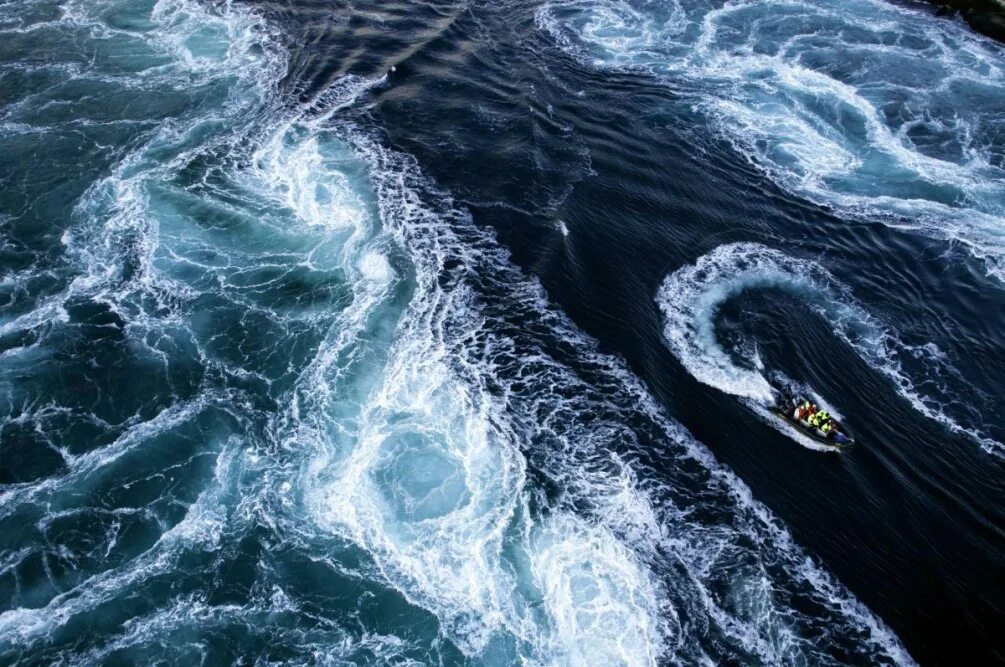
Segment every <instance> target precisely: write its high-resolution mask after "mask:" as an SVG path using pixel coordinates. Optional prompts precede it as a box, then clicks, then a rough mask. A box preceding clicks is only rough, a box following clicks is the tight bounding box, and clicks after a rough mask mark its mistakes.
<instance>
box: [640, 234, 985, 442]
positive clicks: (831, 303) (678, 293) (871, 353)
mask: <svg viewBox="0 0 1005 667" xmlns="http://www.w3.org/2000/svg"><path fill="white" fill-rule="evenodd" d="M758 289H777V290H783V291H785V292H788V293H790V294H794V295H796V296H799V297H805V303H806V306H807V308H808V309H810V310H812V311H814V312H816V313H817V314H818V315H819V316H820V317H822V318H824V319H825V320H827V321H828V322H829V323H830V324H831V326H832V327H833V331H834V333H835V334H836V335H837V336H838V337H839V338H840V339H842V340H843V341H844V342H845V343H847V344H848V345H850V346H851V347H852V348H853V349H854V350H855V351H856V352H857V353H858V354H859V355H860V356H861V357H862V358H863V359H864V360H866V362H868V363H869V365H870V366H872V367H873V368H874V369H876V370H878V371H879V372H881V373H883V374H884V375H886V376H887V377H888V378H889V379H890V380H892V381H893V383H894V385H895V386H896V387H897V389H898V391H899V393H900V394H901V396H903V397H904V398H906V399H907V400H908V401H909V402H910V403H911V405H913V406H914V407H915V408H916V409H917V410H918V411H919V412H921V413H922V414H924V415H925V416H927V417H929V418H931V419H934V420H936V421H938V422H940V423H941V424H943V425H944V426H946V427H948V428H949V429H950V430H952V431H955V432H957V433H961V434H965V435H967V436H969V437H971V438H973V439H974V440H975V441H977V442H978V443H979V444H980V445H981V446H982V447H984V448H985V449H986V450H988V451H1001V450H1002V448H1003V446H1002V445H1001V443H998V442H996V441H994V440H992V439H991V438H989V437H987V436H985V435H983V434H982V433H980V432H979V431H978V430H977V429H976V428H971V427H968V426H965V425H961V424H959V423H958V422H957V421H956V420H954V419H953V418H952V417H950V416H948V415H947V414H946V411H945V405H944V404H942V403H941V402H940V399H939V398H937V397H934V396H928V395H925V394H924V393H923V392H922V391H921V390H919V389H918V386H919V385H921V384H923V383H924V382H925V381H926V379H927V378H921V379H920V380H918V379H912V378H911V377H910V376H909V374H908V372H907V371H905V370H904V364H903V363H902V361H903V359H904V358H906V357H907V356H908V355H909V356H910V357H911V358H914V359H918V358H921V359H922V360H923V361H924V363H925V371H926V372H927V373H929V377H939V376H941V375H944V374H946V373H947V372H950V373H951V372H952V369H947V368H946V362H945V360H944V358H943V355H941V354H939V352H938V349H937V348H935V347H934V345H929V346H926V348H925V354H924V355H922V356H921V357H919V355H918V354H917V348H912V347H909V346H908V345H906V344H905V343H903V342H902V341H901V339H900V337H899V335H898V334H897V332H896V331H894V330H893V329H892V328H891V327H889V326H886V325H884V324H883V323H882V322H881V321H880V320H879V319H878V318H876V317H875V316H873V315H872V314H871V313H869V312H868V311H867V310H866V309H865V308H864V307H863V306H862V305H861V304H860V303H859V302H858V301H857V300H856V299H855V297H854V296H853V295H852V293H851V291H850V290H849V289H848V287H847V286H846V285H844V284H842V283H841V282H839V281H838V280H837V279H836V278H835V277H834V276H833V275H831V274H830V272H828V271H827V270H826V269H825V268H824V267H823V266H821V265H820V264H818V263H816V262H813V261H810V260H804V259H799V258H796V257H792V256H790V255H786V254H785V253H783V252H781V251H778V250H774V249H772V248H769V247H767V246H764V245H761V244H758V243H730V244H725V245H721V246H718V247H716V248H715V249H714V250H712V251H711V252H709V253H707V254H705V255H702V256H701V257H699V258H698V259H697V260H696V261H695V263H694V264H690V265H687V266H683V267H681V268H680V269H677V270H676V271H674V272H673V273H671V274H670V275H669V276H667V278H666V280H664V282H663V284H662V285H661V286H660V289H659V292H658V294H657V296H656V301H657V303H658V304H659V307H660V309H661V310H662V311H663V315H664V318H665V325H664V330H663V333H664V337H665V339H666V341H667V344H668V345H669V347H670V349H671V350H672V351H673V353H674V355H675V356H676V357H677V358H678V359H679V360H680V362H681V363H682V364H683V365H684V367H685V368H686V369H687V370H688V372H689V373H690V374H691V375H693V376H694V377H695V378H696V379H698V380H700V381H701V382H704V383H705V384H707V385H709V386H711V387H715V388H717V389H720V390H722V391H725V392H727V393H730V394H733V395H735V396H741V397H744V398H747V399H750V400H751V401H753V402H754V404H759V405H762V406H767V405H771V404H772V403H773V400H774V399H773V397H774V390H773V389H772V386H773V385H772V383H771V382H769V380H768V378H767V377H766V376H765V375H764V372H763V369H762V368H760V367H759V366H758V364H755V363H754V362H753V360H747V361H748V365H747V366H746V367H743V366H740V365H738V364H737V363H736V362H735V361H734V358H733V356H732V355H731V353H729V352H727V351H726V350H725V349H723V347H722V345H720V343H719V340H718V338H717V335H716V331H715V318H716V315H717V313H718V312H719V309H720V308H721V307H722V305H723V304H724V303H726V302H727V301H728V300H730V299H733V298H736V297H739V296H740V295H742V294H743V293H744V292H747V291H750V290H758ZM770 421H771V422H776V421H777V420H775V419H771V420H770ZM804 440H806V439H804ZM801 442H803V440H801ZM810 442H811V441H809V440H806V441H805V442H804V443H803V444H807V445H809V443H810Z"/></svg>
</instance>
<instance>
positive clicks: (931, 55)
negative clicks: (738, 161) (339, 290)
mask: <svg viewBox="0 0 1005 667" xmlns="http://www.w3.org/2000/svg"><path fill="white" fill-rule="evenodd" d="M538 24H539V25H540V26H541V27H542V28H543V29H545V30H547V31H548V32H549V34H551V35H552V36H553V37H554V38H555V39H556V40H557V41H558V43H559V44H560V45H562V46H563V47H564V48H566V49H567V50H568V51H569V52H570V53H572V54H574V55H575V56H576V57H578V58H580V59H581V60H582V61H584V62H586V63H588V64H589V65H591V66H598V67H601V68H616V69H619V70H623V71H637V72H643V73H646V74H648V75H650V76H652V77H653V78H654V81H656V82H659V83H661V84H664V85H666V86H667V87H669V89H670V90H671V91H673V92H674V93H675V94H676V95H677V96H678V97H679V99H680V100H681V101H682V102H683V103H685V104H693V105H694V106H695V108H697V109H699V110H701V112H702V113H703V114H704V116H705V119H707V121H708V122H709V123H710V124H711V125H713V126H714V127H715V128H717V130H718V133H719V135H720V136H721V137H722V138H724V139H725V140H726V141H728V142H729V143H730V144H731V145H732V146H733V148H734V149H735V151H736V153H737V155H739V156H741V157H742V159H744V160H746V161H749V162H750V164H752V165H754V166H755V167H756V168H757V169H759V170H760V171H762V172H763V173H764V174H765V175H766V176H767V177H769V178H770V179H771V180H772V181H774V182H775V183H776V184H778V185H779V186H781V187H782V188H785V189H786V190H788V191H790V192H792V193H794V194H795V195H797V196H800V197H803V198H805V199H808V200H810V201H812V202H814V203H816V204H818V205H821V206H824V207H827V208H830V209H833V210H836V211H838V212H839V213H840V214H841V215H843V216H846V217H848V218H851V219H860V220H870V221H881V222H883V223H885V224H888V225H890V226H893V227H897V228H905V229H910V230H913V231H916V232H919V233H922V234H925V235H928V236H931V237H933V238H937V239H942V240H948V241H951V242H954V243H957V244H959V245H961V246H962V247H964V248H966V249H967V251H968V252H970V253H971V254H972V255H974V256H975V257H979V258H980V259H981V260H983V262H984V264H985V267H986V270H987V272H988V273H989V274H991V275H992V276H995V277H996V278H997V279H998V280H999V281H1000V280H1001V279H1002V278H1003V276H1005V273H1003V271H1005V268H1003V264H1002V262H1003V256H1005V171H1003V170H1005V154H1003V153H1002V148H1001V146H1002V142H1001V137H1002V132H1003V131H1005V102H1003V100H1005V69H1003V68H1002V62H1003V55H1005V54H1003V50H1002V47H1001V46H1000V45H998V44H996V43H993V42H991V41H990V40H988V39H986V38H983V37H980V36H978V35H974V34H973V33H971V32H970V31H969V30H968V29H967V27H966V25H965V24H963V23H962V22H961V21H937V20H933V19H932V17H931V16H930V15H929V14H927V13H924V12H921V11H919V10H918V9H915V8H909V7H902V6H900V5H898V4H897V3H889V2H882V1H880V0H855V1H854V2H846V3H842V4H841V6H840V7H837V6H834V5H831V4H828V3H821V2H807V1H802V0H800V1H790V0H779V1H778V2H767V3H764V2H745V1H736V2H726V3H724V4H722V3H707V2H702V1H700V0H697V1H691V0H666V1H662V0H661V1H659V2H631V1H627V0H613V1H610V2H608V1H601V2H579V1H578V0H574V1H572V2H552V3H548V4H546V5H545V6H544V7H543V8H542V9H541V10H540V11H539V13H538Z"/></svg>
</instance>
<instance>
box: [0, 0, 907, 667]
mask: <svg viewBox="0 0 1005 667" xmlns="http://www.w3.org/2000/svg"><path fill="white" fill-rule="evenodd" d="M29 5H30V7H29V9H30V10H32V11H28V10H24V11H21V12H20V13H17V12H15V13H14V15H13V16H12V17H11V16H7V17H5V18H4V19H3V21H4V22H3V23H2V24H0V32H2V33H3V34H2V35H0V37H2V38H3V39H6V40H16V39H30V40H32V44H33V45H34V47H35V48H36V49H37V50H39V51H41V50H48V52H49V56H50V57H51V58H52V60H53V62H54V63H57V64H58V63H60V62H63V61H60V60H59V58H64V59H69V60H71V61H72V62H68V63H66V62H64V65H65V66H64V67H57V66H55V65H54V67H55V69H56V70H58V72H57V74H58V78H59V81H61V80H62V77H65V76H66V75H67V73H69V74H70V75H71V76H74V77H76V78H75V79H73V81H74V82H75V86H71V87H69V88H65V89H64V88H61V87H60V86H59V85H58V84H57V83H53V84H52V85H53V86H54V87H53V88H51V89H49V88H44V90H45V91H46V92H45V93H44V94H43V97H44V95H52V96H54V98H58V99H59V100H60V103H59V104H55V103H51V102H52V100H50V99H48V98H45V99H39V100H34V102H27V101H26V102H23V103H17V104H15V105H13V106H8V107H5V108H4V110H3V113H4V116H3V121H2V122H3V123H6V124H7V125H6V126H5V127H17V128H21V130H24V132H21V133H20V134H14V135H12V136H14V137H15V139H11V143H12V145H16V146H17V147H19V148H20V149H21V150H25V151H28V150H31V151H34V152H35V153H37V154H38V155H39V160H40V161H42V160H44V159H46V157H47V156H48V154H47V153H46V152H45V149H46V148H47V147H56V148H58V147H60V146H63V143H61V142H72V141H76V140H81V139H80V138H81V137H85V138H87V139H88V141H84V140H81V141H83V143H82V144H81V145H80V147H81V150H80V151H79V154H80V155H81V156H84V157H86V158H87V159H88V160H92V161H95V163H96V164H98V166H97V167H95V168H94V169H93V170H92V171H88V172H86V173H85V176H86V177H87V179H90V180H88V181H87V183H86V184H85V185H83V186H81V192H80V193H79V197H77V196H75V197H73V198H72V199H73V202H74V203H73V206H72V211H71V213H70V214H68V217H69V219H70V222H69V223H67V226H66V228H65V229H62V230H60V233H59V234H57V235H55V238H59V239H61V242H60V246H61V248H60V251H59V252H58V253H56V257H55V259H54V258H53V257H52V256H50V255H47V254H44V253H38V254H35V255H32V257H31V259H30V261H27V262H26V263H25V266H24V267H23V270H22V271H20V273H18V274H17V276H15V277H14V278H11V280H12V282H16V283H17V289H15V290H12V294H13V295H14V296H13V297H12V298H11V300H10V302H9V303H8V304H7V308H6V310H5V311H4V320H3V327H4V329H3V336H4V337H3V340H4V341H5V343H9V344H6V345H5V348H4V352H3V355H2V356H0V363H2V364H3V370H4V373H3V374H2V378H3V380H2V382H3V383H4V387H3V388H4V392H3V394H2V400H3V401H4V402H3V404H2V407H3V412H2V414H3V417H2V419H3V423H2V427H3V429H4V433H5V440H4V442H5V446H7V443H8V442H11V443H15V444H13V445H11V447H12V450H13V451H14V453H15V454H16V453H17V451H19V450H16V447H21V446H23V447H26V448H27V447H33V449H32V451H43V452H51V456H50V457H49V458H46V459H45V460H44V461H45V465H40V466H37V467H35V468H32V469H30V470H29V469H27V468H26V469H25V470H21V469H17V470H14V471H5V474H8V473H9V474H10V475H11V476H12V477H10V478H5V480H4V485H3V487H2V489H0V492H2V493H3V500H4V502H3V508H2V512H0V527H2V529H3V530H0V535H7V536H8V537H5V538H2V540H0V549H2V552H0V577H2V578H3V579H2V581H3V588H2V592H3V595H4V598H3V600H2V602H3V611H2V613H0V658H2V659H3V660H4V661H10V662H17V661H44V662H54V663H66V664H76V663H79V664H88V663H90V664H93V663H98V662H143V663H147V662H157V661H159V660H168V659H170V660H177V661H182V660H187V659H191V660H193V661H203V662H211V661H221V662H227V661H231V662H232V661H234V660H236V659H240V656H256V658H257V659H259V660H261V661H267V662H332V663H334V662H345V663H374V662H387V663H390V662H402V663H404V662H412V663H436V664H443V663H461V662H477V663H498V662H505V663H525V664H582V663H585V662H590V663H598V664H627V665H652V664H658V663H661V662H684V663H702V662H724V661H727V662H728V661H741V662H764V663H782V662H786V663H787V662H796V663H814V664H842V663H846V662H847V661H848V660H850V659H852V658H853V657H857V658H861V657H862V656H866V657H867V659H868V660H870V661H876V662H883V661H885V662H895V663H902V664H911V662H912V660H911V658H910V656H909V655H908V654H907V653H906V651H905V649H904V648H903V646H902V645H901V643H900V641H899V640H898V639H897V637H895V636H894V635H893V634H892V632H891V631H890V630H889V629H888V628H887V627H886V626H885V624H884V623H883V622H882V621H881V620H880V619H878V618H877V617H876V616H875V615H874V614H873V613H872V612H870V611H869V610H868V609H866V608H865V607H864V606H863V605H862V604H861V603H860V602H858V601H857V600H856V599H855V598H854V596H853V595H852V594H851V593H850V592H849V591H848V590H846V589H845V588H844V587H843V586H842V585H841V584H839V583H838V582H837V581H835V580H834V578H833V577H831V576H830V575H829V574H828V573H827V572H826V570H825V569H824V568H822V567H821V566H820V565H819V564H817V563H816V562H814V561H813V559H811V558H810V557H808V555H807V554H806V553H805V552H804V551H803V550H802V549H801V548H800V547H798V546H797V545H796V544H794V543H793V541H792V538H791V536H790V535H789V534H788V532H787V531H786V530H785V529H784V527H782V526H781V525H780V524H779V522H778V521H777V520H776V519H775V518H774V517H773V516H772V515H771V514H770V513H769V512H768V511H767V509H766V508H765V507H764V506H762V505H761V504H760V503H759V502H757V501H756V500H754V499H753V498H752V497H751V495H750V492H749V490H748V489H747V487H746V486H745V485H744V484H743V483H742V482H741V481H740V480H739V479H737V478H736V477H735V476H734V475H733V474H732V473H731V472H730V471H729V470H728V469H726V468H724V467H723V466H722V465H720V464H719V463H718V462H716V461H715V460H714V458H713V457H712V456H711V454H710V453H709V452H708V450H707V449H706V448H705V447H704V446H703V445H702V444H701V443H699V442H697V441H695V440H694V439H693V438H692V437H691V435H690V434H689V433H687V431H686V430H685V429H683V428H682V427H681V426H680V425H679V424H677V423H676V422H674V421H673V420H672V419H670V418H669V417H668V416H667V415H666V414H665V413H664V411H663V410H662V408H661V407H660V406H659V405H658V404H657V402H656V401H655V400H654V399H653V397H652V396H651V395H650V394H649V393H648V392H647V390H646V389H645V387H644V386H643V384H642V383H641V381H640V380H639V379H638V378H637V377H635V376H634V375H632V374H631V373H630V372H629V370H628V369H627V368H626V366H625V364H623V363H622V362H621V361H619V360H618V359H616V358H613V357H611V356H609V355H605V354H602V353H601V352H600V351H598V349H597V345H596V344H595V342H594V341H592V340H590V339H589V338H587V337H586V336H584V335H583V334H582V333H580V332H579V331H578V330H577V329H576V328H575V327H574V326H573V325H572V323H571V322H570V321H569V320H568V318H566V317H565V316H564V315H563V314H562V313H561V312H559V311H557V310H556V309H555V308H554V306H553V305H552V304H550V303H549V301H548V300H547V298H546V295H545V293H544V290H543V289H542V288H541V287H540V285H538V284H537V283H536V282H535V281H534V280H532V279H529V278H528V277H526V276H525V275H523V274H522V273H521V272H520V271H519V270H518V269H517V268H515V266H514V265H513V263H512V262H511V261H510V259H509V257H508V255H507V254H506V252H505V251H504V250H503V249H502V248H500V247H499V245H498V244H497V243H496V241H495V239H494V238H493V236H492V235H491V234H490V233H488V232H487V231H486V230H484V229H481V228H479V227H477V226H475V225H474V224H473V222H472V220H471V219H470V216H469V215H468V213H467V212H466V211H465V210H464V209H461V208H458V207H457V206H456V205H455V204H454V202H453V201H452V199H451V197H450V196H449V194H448V193H443V192H441V191H439V190H437V188H436V187H434V185H433V184H431V183H429V182H428V181H427V180H426V179H425V178H424V177H423V176H422V174H421V172H420V171H419V169H418V168H417V166H416V164H415V161H414V160H412V159H410V158H409V157H408V156H406V155H402V154H400V153H397V152H395V151H392V150H389V149H388V148H386V147H385V146H384V145H382V144H381V143H380V142H379V141H377V140H375V139H374V136H379V131H378V130H377V129H375V128H373V127H372V126H370V125H368V123H369V121H368V118H367V115H366V113H365V111H359V112H356V111H355V108H356V107H357V106H359V107H365V105H362V104H361V105H357V104H355V101H356V100H358V99H365V98H366V96H367V95H368V94H369V91H371V90H373V89H374V88H379V87H380V86H382V85H385V80H384V79H381V78H375V79H373V80H360V79H356V78H352V77H346V78H343V79H340V80H338V81H336V82H335V83H334V84H333V85H332V87H331V88H329V89H328V90H327V91H326V92H324V93H322V94H320V95H319V96H317V98H316V99H313V100H312V101H309V102H306V103H304V104H300V105H298V104H292V103H287V100H285V99H281V100H280V101H277V99H279V98H282V95H281V94H280V92H281V90H282V82H283V81H284V77H285V76H286V74H287V71H288V63H287V54H286V53H285V52H284V50H283V49H282V48H281V46H280V44H281V40H280V39H279V37H278V36H277V34H276V32H275V30H274V29H273V27H272V26H270V24H269V23H268V22H267V21H266V20H264V19H263V18H262V17H261V16H259V15H258V14H256V13H255V12H254V11H251V10H249V9H247V8H245V7H243V6H242V5H232V4H229V3H227V4H220V5H215V4H204V3H197V2H189V1H188V0H158V1H157V2H155V3H153V5H152V7H151V6H146V5H139V4H137V3H132V2H124V1H121V0H107V1H105V2H99V3H79V4H77V3H70V4H69V5H67V6H66V7H65V8H64V9H59V8H55V7H54V6H51V3H47V2H46V0H34V1H33V2H32V3H25V6H29ZM43 10H53V11H43ZM12 11H13V10H12ZM51 16H55V17H58V18H55V19H52V20H49V18H48V17H51ZM71 46H72V48H71ZM74 59H76V60H74ZM50 74H51V75H52V76H54V77H55V76H57V74H52V73H51V72H50V73H48V74H46V76H49V75H50ZM40 76H41V75H40ZM95 82H98V83H100V85H102V86H105V87H106V90H107V92H108V93H109V94H108V95H106V96H105V97H106V98H107V99H109V100H114V101H115V103H116V104H118V105H120V106H119V107H116V109H117V110H118V113H119V114H120V115H121V116H123V117H130V118H132V120H131V121H129V122H123V123H118V122H108V119H107V118H104V117H103V116H102V114H104V113H112V111H109V110H108V108H107V107H102V108H100V109H96V108H94V107H93V106H92V105H89V104H88V101H89V100H90V99H91V93H90V92H89V91H90V90H91V89H90V88H89V86H91V85H98V83H95ZM74 91H76V92H74ZM111 93H114V95H113V94H111ZM74 95H76V96H77V97H74ZM155 102H156V103H155ZM63 104H66V105H73V104H76V105H79V106H78V108H76V109H75V110H74V114H73V115H74V117H75V120H74V121H73V122H71V123H70V124H69V125H64V124H63V123H62V122H57V123H52V124H49V122H48V121H50V120H51V118H52V116H51V115H49V114H52V113H55V110H56V109H60V108H62V106H61V105H63ZM87 113H91V114H94V115H96V117H95V118H89V117H88V116H87ZM36 114H39V115H36ZM134 116H135V117H134ZM29 127H30V128H31V129H30V131H29V130H27V129H25V128H29ZM18 131H19V132H20V130H18ZM92 132H93V133H94V134H89V133H92ZM116 132H119V133H121V134H116ZM18 142H22V143H18ZM109 144H112V145H114V146H115V148H114V150H112V149H108V145H109ZM73 146H74V148H76V145H75V144H74V145H73ZM12 150H13V149H12ZM84 157H80V158H79V159H80V161H81V162H82V163H84V162H87V160H85V159H84ZM56 158H58V159H61V160H62V159H65V155H56V156H55V157H53V159H54V160H56ZM102 160H104V161H105V162H102ZM87 164H90V162H87ZM36 168H37V167H36ZM85 180H86V179H85ZM24 182H25V183H29V184H31V183H33V182H34V181H32V179H24ZM44 186H45V184H44V183H43V184H41V185H40V186H39V187H44ZM33 194H37V193H31V192H28V193H26V195H25V199H26V200H31V201H34V200H36V199H38V200H41V199H42V198H41V197H34V196H30V195H33ZM37 214H38V216H39V219H45V218H46V217H47V216H49V211H48V210H45V209H43V210H39V211H37ZM60 219H61V220H62V218H60ZM64 222H65V221H64ZM759 252H762V253H763V252H766V251H759ZM768 256H769V257H771V255H768ZM792 266H793V268H790V269H789V270H786V269H785V267H784V266H783V267H782V268H780V269H776V274H778V275H779V276H781V278H780V279H784V277H785V276H786V275H792V274H796V273H799V270H798V266H797V265H792ZM813 275H818V274H817V273H814V274H813ZM819 275H825V274H822V273H819ZM684 284H685V285H686V284H688V283H687V281H685V282H684ZM685 305H686V304H685ZM834 307H835V308H836V309H837V311H838V312H841V308H853V307H852V306H841V305H840V304H838V305H836V306H834ZM684 319H685V320H686V319H687V318H684ZM850 329H851V327H850V325H849V331H850ZM849 335H850V334H849ZM686 340H687V339H686V338H685V342H686ZM685 347H686V346H685ZM699 349H700V346H699ZM76 359H80V360H83V361H81V363H80V364H79V365H73V364H72V363H70V361H72V360H76ZM715 365H716V364H715V363H713V364H712V366H715ZM710 377H718V376H717V375H715V373H714V372H713V373H712V375H711V376H710ZM139 380H142V381H139ZM761 388H762V385H761V383H760V381H759V380H758V378H757V377H756V376H755V375H749V376H747V378H746V380H745V386H744V389H743V391H744V395H751V396H757V395H758V393H759V392H760V391H761ZM8 434H10V436H11V437H10V438H9V439H8V437H7V435H8ZM14 475H19V476H17V477H14ZM179 638H183V641H180V640H179Z"/></svg>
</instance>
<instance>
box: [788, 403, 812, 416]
mask: <svg viewBox="0 0 1005 667" xmlns="http://www.w3.org/2000/svg"><path fill="white" fill-rule="evenodd" d="M792 416H793V417H795V418H796V419H797V420H803V419H808V418H809V416H810V402H809V401H803V402H802V403H800V404H799V405H798V406H797V407H796V409H795V412H794V413H793V415H792Z"/></svg>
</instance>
